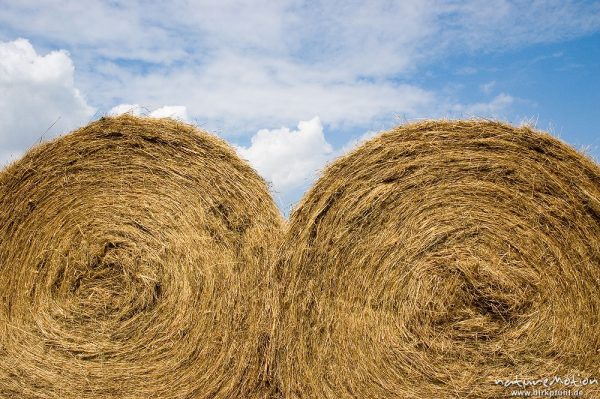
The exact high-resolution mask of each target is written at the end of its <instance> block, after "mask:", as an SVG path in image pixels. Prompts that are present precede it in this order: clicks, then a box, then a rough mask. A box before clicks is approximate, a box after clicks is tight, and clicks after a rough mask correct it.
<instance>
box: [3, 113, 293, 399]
mask: <svg viewBox="0 0 600 399" xmlns="http://www.w3.org/2000/svg"><path fill="white" fill-rule="evenodd" d="M281 229H282V218H281V217H280V213H279V212H278V210H277V208H276V207H275V205H274V204H273V201H272V199H271V197H270V194H269V192H268V189H267V187H266V185H265V183H264V181H263V180H262V179H261V178H260V177H258V175H257V174H256V173H255V172H254V171H253V170H252V169H251V168H250V166H248V165H247V163H246V162H244V161H242V160H240V159H239V158H238V157H237V156H236V154H235V152H234V150H233V149H232V148H230V147H229V146H228V145H227V144H225V142H224V141H222V140H220V139H218V138H216V137H214V136H212V135H209V134H207V133H205V132H201V131H199V130H197V129H196V128H194V127H192V126H189V125H186V124H182V123H179V122H176V121H173V120H169V119H160V120H158V119H150V118H138V117H133V116H128V115H125V116H120V117H107V118H101V119H100V120H98V121H96V122H93V123H91V124H89V125H88V126H85V127H83V128H81V129H79V130H77V131H75V132H73V133H72V134H69V135H66V136H64V137H61V138H59V139H57V140H55V141H52V142H49V143H45V144H42V145H40V146H38V147H36V148H34V149H32V150H30V151H29V152H28V153H27V154H26V155H25V156H24V157H23V158H22V159H21V160H19V161H18V162H16V163H14V164H12V165H11V166H9V167H8V168H7V169H6V170H4V171H3V172H2V174H1V175H0V295H1V297H0V397H2V398H12V397H18V398H57V399H58V398H60V399H65V398H242V397H244V398H245V397H249V398H259V397H269V396H270V395H271V394H272V391H273V389H274V388H273V387H272V385H271V384H270V382H269V379H268V376H267V373H268V372H269V371H268V369H267V366H265V364H266V363H265V362H266V361H267V359H266V358H265V356H266V351H265V348H266V346H267V345H268V336H267V335H266V333H265V331H266V330H265V328H266V327H268V324H267V323H268V320H267V318H266V315H267V312H266V311H265V304H264V299H265V295H264V291H265V289H266V286H265V282H266V281H268V273H269V266H268V265H269V264H270V256H271V253H272V251H271V250H270V248H272V246H273V243H274V242H275V240H276V239H277V238H278V237H279V236H280V234H281V231H282V230H281Z"/></svg>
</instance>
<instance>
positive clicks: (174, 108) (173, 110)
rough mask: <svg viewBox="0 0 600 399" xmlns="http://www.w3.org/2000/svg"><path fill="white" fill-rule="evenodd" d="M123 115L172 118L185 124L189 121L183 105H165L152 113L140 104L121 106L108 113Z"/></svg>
mask: <svg viewBox="0 0 600 399" xmlns="http://www.w3.org/2000/svg"><path fill="white" fill-rule="evenodd" d="M121 114H131V115H136V116H140V115H144V116H149V117H151V118H172V119H178V120H180V121H184V122H187V121H189V118H188V114H187V108H186V107H184V106H182V105H165V106H164V107H160V108H157V109H155V110H154V111H151V112H150V111H148V110H147V109H145V108H144V107H142V106H140V105H139V104H119V105H116V106H114V107H112V108H111V109H110V110H109V111H108V115H121Z"/></svg>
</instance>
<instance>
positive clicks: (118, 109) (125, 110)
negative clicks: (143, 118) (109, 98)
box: [108, 104, 144, 116]
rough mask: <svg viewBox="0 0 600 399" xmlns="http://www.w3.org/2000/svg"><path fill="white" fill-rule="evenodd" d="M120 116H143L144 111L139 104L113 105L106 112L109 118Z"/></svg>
mask: <svg viewBox="0 0 600 399" xmlns="http://www.w3.org/2000/svg"><path fill="white" fill-rule="evenodd" d="M122 114H131V115H136V116H140V115H143V114H144V110H143V109H142V107H141V106H140V105H139V104H119V105H115V106H114V107H112V108H111V109H110V110H109V111H108V115H110V116H117V115H122Z"/></svg>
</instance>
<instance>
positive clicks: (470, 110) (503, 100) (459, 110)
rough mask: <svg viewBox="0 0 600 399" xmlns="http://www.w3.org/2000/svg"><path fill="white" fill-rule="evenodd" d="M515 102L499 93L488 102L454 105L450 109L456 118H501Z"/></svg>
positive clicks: (507, 95) (504, 94)
mask: <svg viewBox="0 0 600 399" xmlns="http://www.w3.org/2000/svg"><path fill="white" fill-rule="evenodd" d="M514 102H515V98H514V97H513V96H511V95H509V94H506V93H500V94H498V95H497V96H495V97H494V98H492V99H491V100H490V101H488V102H479V103H473V104H454V105H452V106H451V107H450V109H451V111H452V113H453V115H456V116H458V117H467V118H471V117H488V118H502V117H503V116H504V115H503V113H504V112H506V111H507V110H508V108H509V107H510V106H511V105H512V104H513V103H514Z"/></svg>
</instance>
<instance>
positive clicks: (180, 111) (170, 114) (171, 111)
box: [149, 105, 188, 121]
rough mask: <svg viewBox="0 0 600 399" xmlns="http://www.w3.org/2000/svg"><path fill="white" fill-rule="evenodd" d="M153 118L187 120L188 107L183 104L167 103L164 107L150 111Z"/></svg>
mask: <svg viewBox="0 0 600 399" xmlns="http://www.w3.org/2000/svg"><path fill="white" fill-rule="evenodd" d="M149 116H151V117H152V118H172V119H179V120H180V121H187V120H188V114H187V109H186V107H184V106H181V105H165V106H164V107H161V108H158V109H155V110H154V111H152V112H150V115H149Z"/></svg>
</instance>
